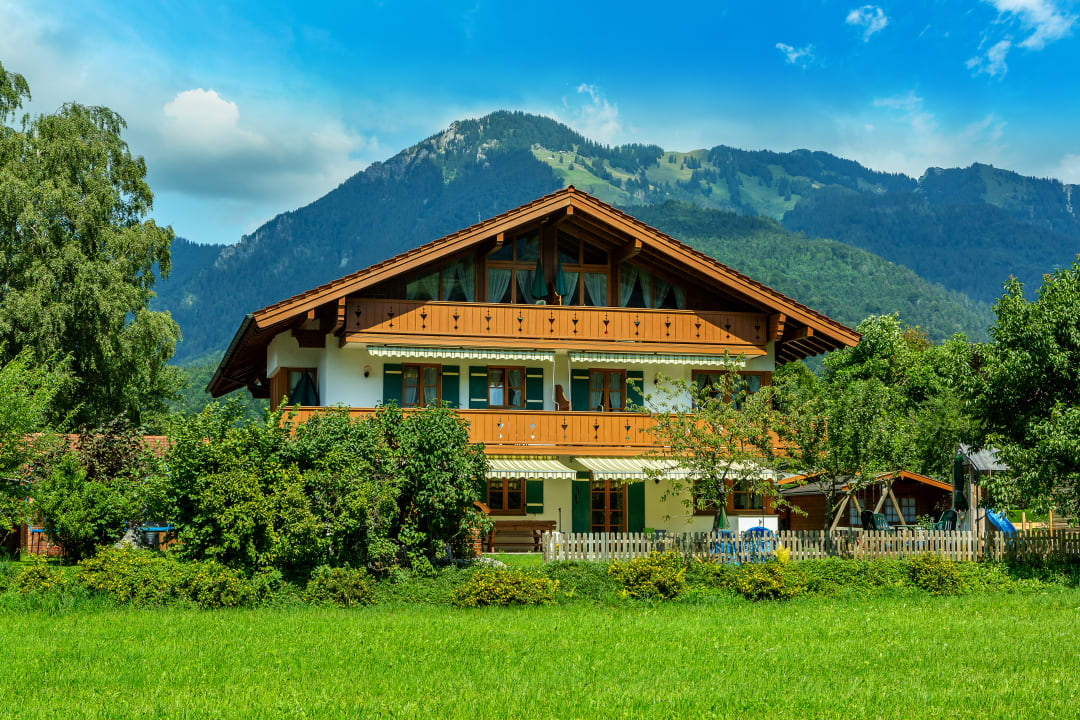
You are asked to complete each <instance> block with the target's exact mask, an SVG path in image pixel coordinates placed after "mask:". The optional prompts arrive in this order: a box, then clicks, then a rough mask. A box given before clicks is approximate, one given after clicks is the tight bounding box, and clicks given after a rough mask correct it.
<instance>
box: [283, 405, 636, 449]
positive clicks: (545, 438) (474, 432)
mask: <svg viewBox="0 0 1080 720" xmlns="http://www.w3.org/2000/svg"><path fill="white" fill-rule="evenodd" d="M322 410H324V408H321V407H310V406H304V407H300V408H299V411H298V414H297V416H296V417H295V419H294V421H295V422H304V421H306V420H307V419H308V418H310V417H311V416H312V415H314V414H316V413H319V412H321V411H322ZM372 412H374V410H373V409H371V408H350V409H349V414H350V415H351V416H352V417H358V416H361V415H367V414H370V413H372ZM457 414H458V415H459V416H460V417H462V418H464V419H465V421H466V422H468V423H469V441H470V442H478V443H484V445H485V446H486V447H487V448H488V451H489V452H490V453H491V454H493V455H555V454H571V453H587V454H589V455H603V456H618V455H641V454H642V453H643V452H645V451H646V450H648V449H649V448H651V447H653V434H652V433H650V432H648V428H651V427H654V426H655V425H656V422H655V421H654V420H653V419H652V417H651V416H649V415H645V414H643V413H618V412H615V413H597V412H558V411H545V412H536V411H530V410H458V411H457Z"/></svg>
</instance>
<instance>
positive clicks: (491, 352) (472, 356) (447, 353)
mask: <svg viewBox="0 0 1080 720" xmlns="http://www.w3.org/2000/svg"><path fill="white" fill-rule="evenodd" d="M368 352H369V353H371V354H372V355H374V356H375V357H390V358H431V359H439V358H442V359H446V358H449V359H451V360H521V361H531V360H538V361H540V362H551V363H553V362H555V353H554V352H553V351H548V350H527V349H526V350H504V349H498V348H448V347H407V346H404V345H368Z"/></svg>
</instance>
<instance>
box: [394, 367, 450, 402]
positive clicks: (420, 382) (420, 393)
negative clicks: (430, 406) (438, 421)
mask: <svg viewBox="0 0 1080 720" xmlns="http://www.w3.org/2000/svg"><path fill="white" fill-rule="evenodd" d="M406 368H416V370H417V373H416V404H415V405H406V404H405V370H406ZM424 368H435V403H436V404H438V403H440V402H442V365H439V364H438V363H403V364H402V366H401V407H402V408H423V407H427V405H426V404H425V403H424V387H426V386H425V385H424Z"/></svg>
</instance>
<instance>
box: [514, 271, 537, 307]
mask: <svg viewBox="0 0 1080 720" xmlns="http://www.w3.org/2000/svg"><path fill="white" fill-rule="evenodd" d="M535 277H536V271H535V270H518V271H517V284H518V302H519V303H521V302H524V303H525V304H526V305H532V304H533V303H534V302H536V298H534V297H533V294H532V284H533V278H535Z"/></svg>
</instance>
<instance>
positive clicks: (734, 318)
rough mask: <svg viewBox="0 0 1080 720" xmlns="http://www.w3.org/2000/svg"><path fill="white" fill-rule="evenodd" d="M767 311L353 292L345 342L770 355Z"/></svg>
mask: <svg viewBox="0 0 1080 720" xmlns="http://www.w3.org/2000/svg"><path fill="white" fill-rule="evenodd" d="M767 337H768V319H767V316H766V315H765V314H763V313H743V312H719V311H698V310H646V309H642V308H600V307H575V306H560V305H500V304H494V303H450V302H423V301H413V300H373V299H367V298H358V299H357V298H353V299H349V300H348V301H347V302H346V305H345V334H344V337H343V341H344V342H364V343H371V342H375V343H378V342H388V343H395V342H401V343H410V344H424V345H433V346H444V345H445V346H454V347H461V346H462V345H463V344H465V345H467V344H469V343H472V344H479V345H496V346H510V347H530V348H544V349H560V348H561V349H576V350H602V351H609V352H614V351H619V350H623V351H626V352H693V353H703V354H714V355H722V354H723V353H724V352H725V351H727V352H730V353H731V354H732V355H745V356H749V357H753V356H758V355H764V354H765V352H766V349H765V346H766V343H767Z"/></svg>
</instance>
